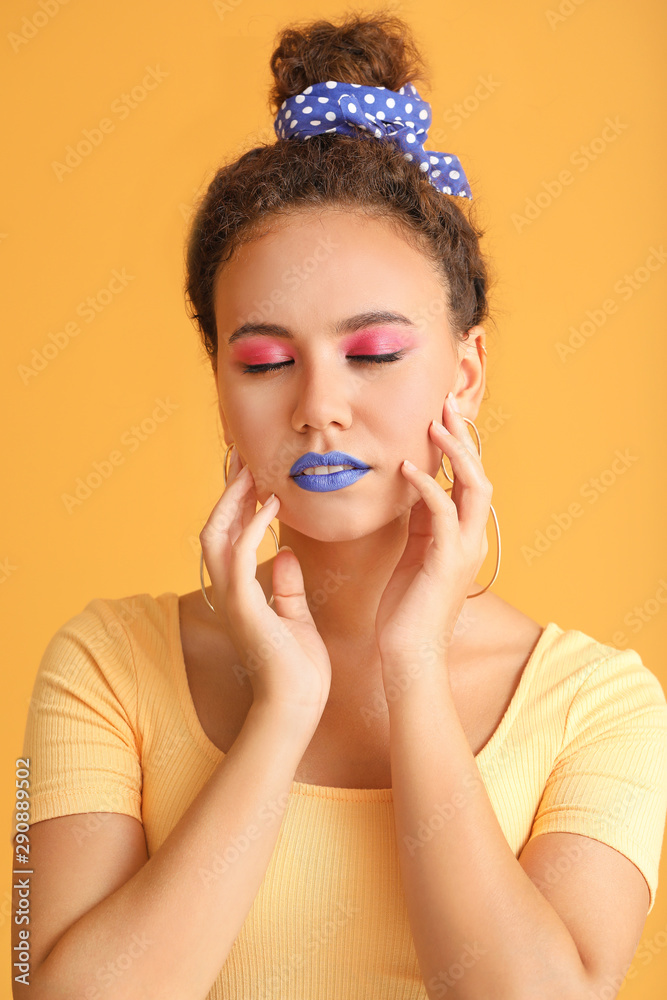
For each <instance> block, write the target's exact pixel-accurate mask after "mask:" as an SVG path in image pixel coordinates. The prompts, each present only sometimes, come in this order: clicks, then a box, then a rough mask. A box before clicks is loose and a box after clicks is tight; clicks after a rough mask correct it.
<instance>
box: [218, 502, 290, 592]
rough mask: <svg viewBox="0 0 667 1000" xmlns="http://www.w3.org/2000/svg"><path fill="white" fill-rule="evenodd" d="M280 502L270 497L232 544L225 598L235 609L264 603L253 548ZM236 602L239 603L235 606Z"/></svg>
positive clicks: (258, 542) (274, 514)
mask: <svg viewBox="0 0 667 1000" xmlns="http://www.w3.org/2000/svg"><path fill="white" fill-rule="evenodd" d="M279 507H280V500H279V499H278V497H277V496H276V495H275V494H273V493H272V494H271V496H270V497H269V498H268V500H267V501H266V503H265V504H264V506H263V507H260V509H259V510H258V511H257V513H256V514H255V515H254V516H253V517H252V519H251V521H250V523H249V524H248V525H246V527H245V528H244V529H243V531H242V532H241V534H240V535H239V537H238V539H237V541H236V543H235V544H234V545H233V547H232V550H231V554H230V560H229V581H228V595H231V597H232V601H233V603H234V604H235V605H236V607H239V608H244V607H247V606H250V605H252V604H254V603H255V602H256V600H257V598H258V597H260V596H261V599H262V601H264V603H266V601H265V599H264V594H263V591H262V587H261V584H260V583H259V580H257V579H256V575H257V549H258V548H259V545H260V543H261V541H262V538H263V537H264V534H265V532H266V529H267V528H268V526H269V524H270V523H271V521H272V520H273V518H274V517H275V516H276V514H277V512H278V508H279ZM237 602H240V603H237Z"/></svg>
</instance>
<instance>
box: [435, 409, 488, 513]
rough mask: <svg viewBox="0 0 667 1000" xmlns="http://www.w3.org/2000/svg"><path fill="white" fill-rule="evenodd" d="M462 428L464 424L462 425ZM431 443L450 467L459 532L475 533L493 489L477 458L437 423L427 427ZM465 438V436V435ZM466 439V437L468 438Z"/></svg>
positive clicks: (475, 454)
mask: <svg viewBox="0 0 667 1000" xmlns="http://www.w3.org/2000/svg"><path fill="white" fill-rule="evenodd" d="M462 423H464V424H465V421H462ZM430 432H431V439H432V440H433V441H435V442H436V443H437V445H438V447H439V448H440V449H441V450H442V451H443V452H444V453H445V455H446V456H447V458H449V461H450V463H451V466H452V473H453V477H454V485H453V486H452V490H451V499H452V501H453V502H454V504H455V505H456V509H457V512H458V520H459V524H460V526H461V530H462V531H464V532H466V531H468V530H470V529H471V528H472V530H473V531H474V530H476V528H477V527H478V525H479V521H480V519H481V520H483V522H484V523H486V520H487V518H488V515H489V505H490V503H491V495H492V493H493V487H492V485H491V483H490V482H489V480H488V478H487V476H486V474H485V472H484V467H483V465H482V463H481V460H480V458H479V455H478V454H477V452H476V451H475V453H474V454H473V453H472V452H471V451H469V450H468V449H467V448H466V447H464V445H463V444H462V443H461V441H459V439H458V438H457V437H456V436H455V435H454V434H451V433H450V434H448V433H447V432H446V430H444V429H442V428H441V427H440V425H438V423H437V422H436V421H434V422H433V423H432V424H431V427H430ZM466 434H467V432H466ZM468 437H469V435H468Z"/></svg>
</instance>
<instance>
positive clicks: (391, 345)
mask: <svg viewBox="0 0 667 1000" xmlns="http://www.w3.org/2000/svg"><path fill="white" fill-rule="evenodd" d="M415 340H416V338H415V336H414V334H412V333H407V332H403V331H402V332H400V333H399V332H397V331H396V330H394V329H388V330H363V331H361V332H355V333H353V334H351V335H350V336H349V337H348V338H347V339H343V340H342V341H341V351H342V352H343V354H392V353H393V352H394V351H399V350H401V349H403V348H406V347H412V346H413V345H414V343H415ZM231 353H232V357H233V358H234V360H235V361H238V362H240V363H241V364H246V365H263V364H275V363H279V362H281V361H290V360H292V354H291V353H290V352H288V350H286V348H285V347H283V346H282V344H280V343H279V342H276V343H271V342H268V343H267V342H266V340H265V338H263V337H262V338H259V337H258V338H257V340H254V341H253V340H247V341H244V342H243V343H241V344H238V345H237V346H233V347H232V348H231Z"/></svg>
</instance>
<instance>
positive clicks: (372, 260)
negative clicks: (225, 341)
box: [215, 208, 446, 327]
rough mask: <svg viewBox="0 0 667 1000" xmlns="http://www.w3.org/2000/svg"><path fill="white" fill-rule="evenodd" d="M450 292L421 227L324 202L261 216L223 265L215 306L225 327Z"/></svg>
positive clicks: (410, 304)
mask: <svg viewBox="0 0 667 1000" xmlns="http://www.w3.org/2000/svg"><path fill="white" fill-rule="evenodd" d="M445 296H446V290H445V287H444V282H443V281H442V279H441V277H440V276H439V275H438V274H437V273H436V270H435V268H434V266H433V263H432V261H431V260H430V259H429V257H427V255H426V254H425V253H424V251H423V250H422V249H420V247H419V243H418V238H417V236H416V234H415V236H414V237H412V236H411V235H410V234H408V233H406V232H405V231H404V230H403V229H402V227H400V226H397V225H396V224H395V223H394V222H393V221H391V220H388V219H384V218H378V217H377V216H372V215H368V214H365V213H361V212H358V211H351V210H347V209H340V208H326V209H318V210H308V211H299V212H291V213H290V214H289V215H287V216H285V217H278V218H273V219H270V220H268V221H267V222H266V223H263V224H262V226H261V228H260V229H259V230H258V231H257V234H256V235H254V236H253V238H252V239H251V241H250V242H248V243H245V244H244V245H242V246H241V247H240V248H238V250H237V252H236V253H235V254H234V256H233V257H232V259H231V260H230V261H228V262H226V263H225V264H224V265H223V266H222V268H221V270H220V272H219V274H218V276H217V278H216V284H215V311H216V317H217V319H218V324H219V327H227V326H229V325H230V324H233V325H234V326H237V325H238V324H239V323H241V322H244V321H246V320H248V319H250V320H251V321H253V322H258V321H264V322H283V321H284V322H288V321H289V319H290V317H291V318H292V320H293V321H295V322H296V321H298V317H299V316H308V317H310V318H311V319H312V316H313V313H321V314H323V315H327V316H331V315H332V314H338V313H340V314H341V315H350V314H352V313H356V312H361V311H363V310H364V309H367V308H369V307H371V306H372V307H376V308H377V307H382V306H384V307H385V308H392V307H393V308H395V309H397V310H399V309H400V311H405V310H406V309H408V308H411V309H412V311H413V312H414V311H415V309H418V308H419V307H420V304H421V305H422V307H423V308H424V310H426V309H428V306H429V304H432V303H433V302H434V300H441V301H443V302H444V301H445ZM401 307H402V308H401Z"/></svg>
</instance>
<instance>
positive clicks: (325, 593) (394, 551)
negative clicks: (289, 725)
mask: <svg viewBox="0 0 667 1000" xmlns="http://www.w3.org/2000/svg"><path fill="white" fill-rule="evenodd" d="M407 532H408V520H407V518H403V519H398V520H396V521H392V522H390V523H389V524H386V525H384V526H383V527H382V528H379V529H378V530H377V531H375V532H373V533H372V534H369V535H365V536H364V537H362V538H353V539H350V540H347V541H341V542H339V541H337V542H329V541H320V540H318V539H313V538H311V537H309V536H307V535H304V534H302V533H301V532H299V531H296V530H295V529H294V528H291V527H290V526H289V525H286V524H281V525H280V533H279V537H280V543H281V545H289V546H290V547H291V548H292V549H293V550H294V553H295V555H296V557H297V558H298V560H299V564H300V566H301V571H302V573H303V579H304V585H305V592H306V598H307V601H308V606H309V608H310V611H311V614H312V616H313V621H314V622H315V625H316V627H317V630H318V632H319V633H320V635H321V636H322V639H323V641H324V643H325V645H326V646H327V649H328V651H329V653H330V656H331V658H332V666H333V665H334V659H335V657H336V654H337V653H340V655H341V662H340V664H338V663H337V664H336V669H335V673H337V674H338V675H339V676H341V675H342V674H344V673H345V664H346V663H349V668H350V672H354V673H355V676H358V670H359V660H360V659H363V662H364V663H365V664H368V665H369V670H371V671H373V672H375V673H377V674H378V677H379V653H377V645H376V642H375V616H376V613H377V608H378V604H379V602H380V599H381V597H382V594H383V592H384V590H385V587H386V586H387V583H388V582H389V579H390V578H391V575H392V573H393V572H394V569H395V567H396V564H397V563H398V560H399V559H400V557H401V555H402V554H403V551H404V549H405V545H406V542H407ZM272 566H273V559H270V560H268V561H267V562H265V563H262V564H261V565H260V567H259V569H258V573H257V577H258V580H259V581H260V583H261V585H262V587H263V589H264V593H265V594H266V596H267V600H269V599H270V596H271V594H272V591H273V588H272ZM479 587H480V585H479V584H478V583H476V582H475V583H473V584H472V586H471V587H470V593H475V592H476V591H477V590H479ZM481 600H482V601H483V600H484V598H481ZM480 610H481V607H480V606H479V605H477V606H476V607H475V608H472V609H471V608H469V602H466V604H465V605H464V607H463V610H462V612H461V615H460V617H459V622H458V624H457V627H456V630H455V633H454V637H453V640H452V645H451V647H450V655H451V656H452V657H455V655H456V652H457V649H458V647H459V646H460V645H462V644H463V641H464V639H466V638H469V636H470V633H471V632H472V631H474V623H475V621H476V620H477V618H478V615H477V612H478V611H480ZM351 648H352V649H353V650H354V651H355V653H358V655H357V656H356V660H355V659H354V657H353V656H351V654H350V650H351Z"/></svg>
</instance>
